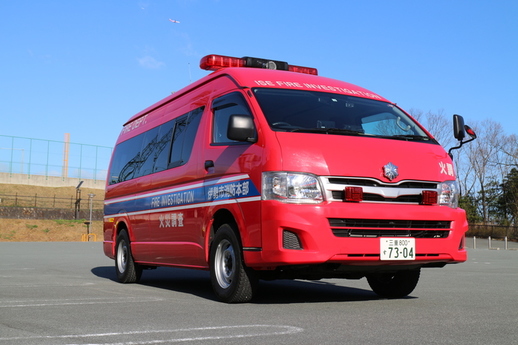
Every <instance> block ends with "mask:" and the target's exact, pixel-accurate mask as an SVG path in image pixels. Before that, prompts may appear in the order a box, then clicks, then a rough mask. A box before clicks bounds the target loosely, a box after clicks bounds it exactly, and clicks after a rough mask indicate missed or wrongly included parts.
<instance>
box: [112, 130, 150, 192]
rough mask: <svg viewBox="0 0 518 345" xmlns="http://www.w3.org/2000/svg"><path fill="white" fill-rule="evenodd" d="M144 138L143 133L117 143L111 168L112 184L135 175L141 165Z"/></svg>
mask: <svg viewBox="0 0 518 345" xmlns="http://www.w3.org/2000/svg"><path fill="white" fill-rule="evenodd" d="M142 138H143V137H142V135H138V136H136V137H134V138H131V139H129V140H126V141H124V142H122V143H120V144H119V145H117V147H116V148H115V153H114V156H113V162H112V166H111V169H110V184H114V183H118V182H124V181H127V180H131V179H132V178H133V177H134V175H135V171H136V170H138V166H139V161H140V148H141V147H142Z"/></svg>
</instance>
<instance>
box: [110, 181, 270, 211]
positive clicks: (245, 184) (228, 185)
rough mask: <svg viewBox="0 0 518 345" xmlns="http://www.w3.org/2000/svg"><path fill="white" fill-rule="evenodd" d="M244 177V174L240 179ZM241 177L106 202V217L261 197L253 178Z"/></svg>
mask: <svg viewBox="0 0 518 345" xmlns="http://www.w3.org/2000/svg"><path fill="white" fill-rule="evenodd" d="M243 177H244V176H243V175H241V176H239V177H237V178H243ZM246 177H248V176H246ZM237 178H235V179H232V178H230V179H228V178H226V179H221V180H216V181H212V182H211V181H206V182H205V183H204V184H196V185H192V187H191V188H189V187H187V188H185V187H179V188H174V189H169V190H165V191H163V192H161V193H159V192H152V193H146V194H143V195H138V196H134V197H124V198H120V199H112V200H107V201H106V202H105V205H104V214H105V216H106V215H115V214H118V213H119V212H121V210H124V212H125V213H133V212H140V211H150V212H157V211H158V212H159V211H160V209H164V208H171V207H177V206H187V205H192V204H200V203H207V202H213V201H223V200H230V199H242V198H250V197H257V196H260V194H259V191H258V190H257V188H256V187H255V185H254V184H253V182H252V180H250V178H246V179H239V180H238V179H237ZM229 180H230V181H229ZM222 181H224V182H222ZM154 210H157V211H154Z"/></svg>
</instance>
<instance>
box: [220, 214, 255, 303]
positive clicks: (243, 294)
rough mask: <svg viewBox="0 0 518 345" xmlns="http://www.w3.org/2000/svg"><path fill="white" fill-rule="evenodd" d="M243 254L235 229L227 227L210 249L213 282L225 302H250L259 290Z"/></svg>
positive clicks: (222, 229)
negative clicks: (244, 261) (256, 290)
mask: <svg viewBox="0 0 518 345" xmlns="http://www.w3.org/2000/svg"><path fill="white" fill-rule="evenodd" d="M241 250H242V249H241V245H240V243H239V240H238V238H237V236H236V233H235V231H234V229H233V228H232V227H231V226H230V225H228V224H224V225H222V226H220V227H219V229H218V230H217V232H216V236H215V237H214V241H213V242H212V245H211V248H210V279H211V283H212V288H213V289H214V292H215V293H216V296H217V297H218V298H219V299H220V300H221V301H223V302H227V303H243V302H248V301H250V300H251V299H252V297H253V294H254V290H255V288H256V286H257V278H256V277H255V274H254V272H253V270H252V269H250V268H247V267H246V266H245V265H244V263H243V258H242V252H241Z"/></svg>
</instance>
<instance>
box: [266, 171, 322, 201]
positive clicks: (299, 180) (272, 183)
mask: <svg viewBox="0 0 518 345" xmlns="http://www.w3.org/2000/svg"><path fill="white" fill-rule="evenodd" d="M322 195H323V193H322V188H321V186H320V182H319V180H318V177H316V176H314V175H311V174H304V173H289V172H264V173H263V191H262V198H263V200H279V201H282V202H288V203H297V204H318V203H321V202H322V201H323V200H324V198H323V196H322Z"/></svg>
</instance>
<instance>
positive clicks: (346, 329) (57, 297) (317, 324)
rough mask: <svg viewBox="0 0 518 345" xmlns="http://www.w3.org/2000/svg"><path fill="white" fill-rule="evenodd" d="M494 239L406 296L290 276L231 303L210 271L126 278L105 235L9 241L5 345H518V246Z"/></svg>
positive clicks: (3, 269)
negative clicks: (106, 248)
mask: <svg viewBox="0 0 518 345" xmlns="http://www.w3.org/2000/svg"><path fill="white" fill-rule="evenodd" d="M483 244H484V241H482V242H480V245H479V244H478V242H477V249H472V248H470V249H469V259H468V261H467V262H465V263H462V264H457V265H448V266H446V267H445V268H441V269H436V268H432V269H423V271H422V273H421V280H420V282H419V285H418V286H417V288H416V289H415V290H414V292H413V293H412V294H411V295H410V296H408V297H406V298H402V299H395V300H388V299H380V298H379V297H377V296H376V295H375V294H374V293H373V292H372V291H371V290H370V288H369V286H368V284H367V282H366V281H365V279H361V280H339V279H326V280H322V281H299V280H297V281H286V280H280V281H273V282H262V283H261V284H260V288H261V294H260V296H259V297H258V298H257V300H255V301H253V302H252V303H247V304H237V305H229V304H224V303H220V302H218V301H216V299H215V296H214V294H213V292H212V290H211V286H210V281H209V275H208V273H207V272H204V271H194V270H183V269H173V268H159V269H157V270H152V271H144V275H143V277H142V281H141V283H140V284H128V285H124V284H120V283H118V282H116V281H115V271H114V268H113V261H112V260H110V259H108V258H106V257H105V256H104V254H103V253H102V245H101V243H99V242H97V243H92V242H89V243H80V242H79V243H41V242H40V243H7V242H1V243H0V345H4V344H9V345H20V344H24V345H32V344H38V345H40V344H44V345H45V344H53V345H56V344H104V345H106V344H120V345H130V344H131V345H133V344H176V343H185V344H279V343H282V344H297V345H300V344H317V343H318V344H394V345H396V344H397V345H400V344H456V345H463V344H470V345H473V344H484V345H486V344H513V345H514V344H518V250H512V249H511V250H504V249H499V250H490V249H488V246H487V242H486V245H485V246H484V245H483ZM497 244H499V243H497ZM497 244H493V246H496V245H497ZM467 245H468V247H471V244H470V240H469V239H468V241H467Z"/></svg>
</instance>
